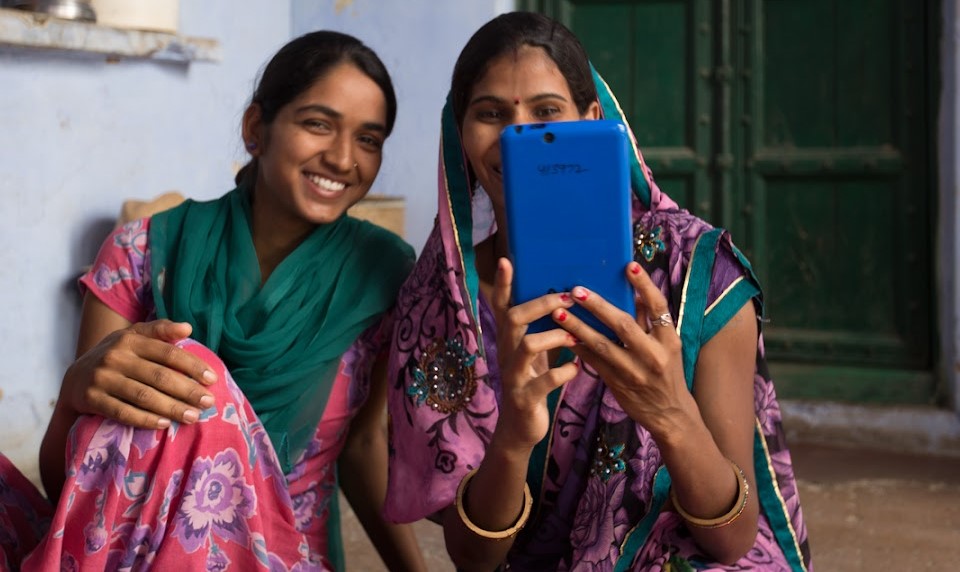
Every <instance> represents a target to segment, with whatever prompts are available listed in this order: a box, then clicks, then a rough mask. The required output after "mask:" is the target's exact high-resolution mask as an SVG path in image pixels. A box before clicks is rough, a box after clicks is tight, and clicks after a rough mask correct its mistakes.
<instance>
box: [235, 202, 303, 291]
mask: <svg viewBox="0 0 960 572" xmlns="http://www.w3.org/2000/svg"><path fill="white" fill-rule="evenodd" d="M251 213H252V216H251V219H252V221H251V223H252V226H251V229H250V234H251V235H252V237H253V248H254V250H255V251H256V253H257V261H258V262H259V263H260V283H261V284H264V283H266V281H267V279H268V278H270V275H271V274H272V273H273V271H274V270H275V269H276V268H277V266H279V265H280V263H281V262H283V260H284V259H285V258H286V257H287V256H288V255H289V254H290V253H291V252H293V251H294V250H296V248H297V247H298V246H300V243H302V242H303V241H304V240H305V239H306V238H307V236H309V235H310V233H311V232H312V231H313V230H314V228H316V227H315V226H314V225H312V224H309V223H307V222H305V221H303V220H302V219H298V218H296V217H292V216H289V215H287V216H283V215H282V213H280V212H276V211H275V209H270V208H269V206H268V202H267V201H263V200H260V201H258V200H257V198H256V195H255V196H254V199H253V206H252V209H251Z"/></svg>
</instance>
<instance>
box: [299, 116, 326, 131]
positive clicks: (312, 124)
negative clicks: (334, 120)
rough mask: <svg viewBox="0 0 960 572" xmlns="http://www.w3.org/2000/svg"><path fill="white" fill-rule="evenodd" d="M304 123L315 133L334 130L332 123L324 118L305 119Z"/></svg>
mask: <svg viewBox="0 0 960 572" xmlns="http://www.w3.org/2000/svg"><path fill="white" fill-rule="evenodd" d="M302 125H303V126H304V127H305V128H306V129H307V130H308V131H311V132H313V133H329V132H330V131H332V127H331V126H330V123H329V122H327V121H324V120H322V119H305V120H304V121H303V123H302Z"/></svg>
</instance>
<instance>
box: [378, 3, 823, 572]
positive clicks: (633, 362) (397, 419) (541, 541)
mask: <svg viewBox="0 0 960 572" xmlns="http://www.w3.org/2000/svg"><path fill="white" fill-rule="evenodd" d="M645 57H656V56H655V54H645ZM600 116H603V117H604V118H606V119H615V120H619V121H622V122H624V124H625V119H624V117H623V115H622V112H621V109H620V107H619V104H618V103H617V101H616V99H615V98H614V97H613V94H612V93H611V92H610V90H609V88H608V87H607V85H606V83H605V82H604V81H603V80H602V78H601V77H600V75H599V74H598V73H596V72H595V70H593V68H592V66H591V65H590V62H589V60H588V59H587V55H586V53H585V52H584V50H583V47H582V46H581V45H580V42H579V41H578V40H577V38H576V37H575V36H574V35H573V34H572V32H570V31H569V30H567V29H566V28H565V27H564V26H563V25H561V24H560V23H559V22H555V21H553V20H550V19H549V18H546V17H544V16H540V15H537V14H532V13H524V12H514V13H509V14H503V15H501V16H498V17H497V18H495V19H494V20H492V21H490V22H488V23H487V24H485V25H484V26H483V27H481V28H480V29H479V30H478V31H477V32H476V33H475V34H474V35H473V37H471V38H470V40H469V41H468V42H467V44H466V46H465V47H464V49H463V51H462V52H461V54H460V57H459V58H458V60H457V63H456V65H455V67H454V72H453V79H452V82H451V87H450V97H449V100H448V105H447V107H446V108H444V111H443V119H442V139H441V144H442V148H443V153H442V154H441V164H440V166H439V169H438V173H439V176H438V182H439V185H438V186H439V188H438V191H439V193H438V198H439V205H438V206H439V209H438V216H437V224H436V225H435V227H434V230H433V233H432V234H431V236H430V238H429V239H428V241H427V243H426V246H425V247H424V249H423V252H422V253H421V255H420V258H419V260H418V262H417V265H416V267H415V268H414V270H413V273H412V274H411V276H410V278H409V279H408V280H407V281H406V282H405V283H404V286H403V288H402V289H401V291H400V295H399V299H398V302H397V310H396V314H397V320H396V327H395V330H394V337H393V342H392V344H391V356H390V365H389V369H390V371H391V372H393V373H394V374H395V375H396V376H397V377H396V379H395V380H394V382H393V383H391V384H390V388H391V391H390V395H389V399H388V408H389V411H390V417H389V418H390V421H391V431H390V435H391V439H392V441H391V447H390V451H391V458H390V462H391V468H390V473H389V474H390V488H389V494H388V495H387V505H386V512H385V514H386V515H387V516H388V517H389V518H391V519H395V520H396V521H398V522H413V521H416V520H418V519H420V518H423V517H426V516H433V517H434V518H435V519H437V520H439V521H440V522H442V525H443V532H444V540H445V544H446V547H447V550H448V552H449V554H450V556H451V558H452V559H453V561H454V563H455V564H456V566H457V568H458V569H460V570H478V571H479V570H494V569H502V568H509V569H510V570H589V571H591V572H595V571H618V572H619V571H626V570H633V571H637V572H640V571H643V572H655V571H658V570H693V569H697V570H712V571H713V570H715V571H720V570H771V571H772V570H777V571H785V570H793V571H802V570H808V569H809V563H810V557H809V550H808V546H807V542H806V530H805V527H804V522H803V518H802V515H801V511H800V506H799V501H798V500H797V490H796V483H795V481H794V478H793V470H792V467H791V464H790V455H789V452H788V451H787V449H786V448H785V446H784V441H783V433H782V429H781V427H780V426H779V420H780V411H779V406H778V405H777V401H776V397H775V393H774V391H773V385H772V382H771V381H770V379H769V377H768V374H767V368H766V364H765V362H764V354H763V342H762V338H761V337H760V336H761V334H760V331H759V325H758V320H757V316H758V315H759V314H760V313H761V312H762V309H763V306H762V297H761V295H760V290H759V286H758V284H757V282H756V279H755V277H754V275H753V272H752V270H751V269H750V266H749V263H747V262H746V260H745V259H744V258H743V257H742V255H740V253H739V251H737V249H736V248H735V247H734V246H733V242H732V240H731V238H730V236H729V235H728V234H727V233H726V232H724V231H722V230H720V229H714V228H713V227H711V226H710V225H709V224H707V223H706V222H704V221H702V220H700V219H698V218H696V217H694V216H692V215H691V214H690V213H689V212H687V211H684V210H681V209H680V208H679V207H678V206H677V204H676V203H674V202H673V201H672V200H671V199H670V197H668V196H667V195H666V194H665V193H664V192H662V191H661V190H660V188H658V187H657V185H656V183H655V182H654V180H653V176H652V173H651V172H650V171H649V169H647V168H646V164H645V163H644V160H643V156H642V155H641V154H640V151H639V149H637V147H636V139H635V138H633V137H631V138H630V141H631V143H632V148H631V149H630V151H631V152H630V163H631V187H632V190H633V195H632V208H631V211H630V213H629V214H630V216H631V217H632V218H631V220H630V223H632V227H633V230H634V238H635V245H636V251H635V253H634V258H635V260H634V261H632V262H629V263H628V264H626V265H625V266H624V267H623V268H622V272H623V274H624V276H625V277H626V280H627V281H629V283H630V284H632V286H633V288H634V290H635V291H636V294H637V300H638V304H637V306H638V312H637V313H636V314H627V313H625V312H623V311H621V310H619V309H618V308H617V307H615V306H614V305H613V304H611V303H610V302H609V301H607V300H605V299H603V298H602V297H601V296H600V295H599V294H598V293H596V292H590V291H588V290H587V289H585V288H583V287H582V286H575V287H573V288H571V290H570V291H569V292H559V293H550V294H545V295H543V296H541V297H539V298H535V299H533V300H530V301H526V302H523V303H518V304H512V303H511V286H512V280H513V266H512V264H511V262H510V256H511V254H512V253H511V252H510V250H509V241H508V240H507V237H506V234H507V233H506V232H505V223H506V217H505V216H504V215H505V212H504V211H505V209H504V189H503V179H502V172H501V152H500V145H499V135H500V133H501V131H502V130H503V128H504V127H505V126H507V125H510V124H514V123H531V122H536V123H540V122H549V121H559V120H576V119H596V118H598V117H600ZM640 128H641V129H642V128H643V126H640ZM627 129H628V132H629V127H627ZM621 190H622V189H621ZM591 192H592V193H603V192H614V190H613V189H603V188H597V189H591ZM542 200H553V197H552V196H551V197H549V198H545V199H542ZM565 206H568V207H569V215H568V216H561V217H560V218H561V220H560V221H559V222H560V223H562V224H563V225H565V226H569V228H570V229H571V233H574V234H575V233H577V231H578V230H579V225H585V224H590V223H589V222H587V221H586V220H585V219H583V218H579V217H578V204H576V202H572V203H571V204H569V205H565ZM543 210H544V213H546V212H547V210H546V209H543ZM490 211H492V214H491V212H490ZM544 216H547V215H544ZM491 219H492V221H493V222H492V223H491ZM511 222H512V223H513V224H515V225H520V224H524V221H523V220H522V219H521V220H514V221H511ZM611 222H612V221H611ZM539 238H541V239H542V241H543V242H542V244H543V245H545V246H544V247H543V248H555V249H558V251H560V252H562V249H563V248H564V246H563V245H564V244H565V242H566V241H565V240H564V239H565V237H564V236H563V234H562V232H557V233H556V234H555V235H551V236H542V237H539ZM574 306H577V307H581V308H583V309H584V310H585V311H587V312H590V313H591V314H593V315H594V316H596V317H597V318H598V319H599V320H600V321H602V322H603V323H604V324H605V325H606V326H607V327H609V328H610V329H611V330H613V331H614V332H615V333H616V334H617V337H618V338H619V339H620V340H621V341H622V342H623V343H622V344H616V345H615V344H611V343H610V340H609V338H607V337H606V336H605V335H604V334H603V333H601V332H599V331H597V330H596V329H594V328H592V327H590V326H589V325H588V324H587V323H585V322H583V321H581V320H580V319H578V318H577V316H576V315H575V314H574V313H572V312H571V311H570V309H571V308H573V307H574ZM544 318H547V319H552V321H553V323H554V325H555V326H556V327H555V328H553V329H548V330H546V331H542V330H536V331H534V330H533V328H530V327H529V326H530V325H532V324H534V323H535V322H536V321H538V320H541V319H544ZM410 490H416V491H421V493H422V494H410V493H409V491H410Z"/></svg>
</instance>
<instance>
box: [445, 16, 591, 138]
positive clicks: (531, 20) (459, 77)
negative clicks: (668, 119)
mask: <svg viewBox="0 0 960 572" xmlns="http://www.w3.org/2000/svg"><path fill="white" fill-rule="evenodd" d="M523 46H533V47H537V48H543V50H544V51H545V52H547V55H548V56H550V59H552V60H553V62H554V63H555V64H557V67H558V68H559V69H560V73H562V74H563V77H564V78H565V79H566V80H567V84H568V85H569V86H570V93H571V94H572V95H573V101H574V103H575V104H576V106H577V111H579V112H580V113H581V114H583V113H584V112H586V111H587V108H588V107H589V106H590V104H591V103H592V102H594V101H596V99H597V88H596V86H595V85H594V84H593V74H591V72H590V60H589V58H588V57H587V52H586V50H584V49H583V45H581V44H580V40H578V39H577V37H576V36H575V35H574V34H573V32H571V31H570V30H569V29H568V28H567V27H566V26H564V25H563V24H561V23H560V22H557V21H556V20H552V19H550V18H548V17H546V16H544V15H542V14H537V13H534V12H510V13H507V14H501V15H500V16H497V17H496V18H494V19H493V20H490V21H489V22H487V23H486V24H484V25H483V26H482V27H481V28H480V29H479V30H477V31H476V33H474V34H473V36H472V37H471V38H470V40H469V41H468V42H467V45H466V46H464V48H463V51H461V52H460V57H459V58H457V63H456V65H454V67H453V78H452V80H451V81H450V93H451V99H452V102H453V115H454V117H455V118H456V120H457V125H458V126H463V118H464V115H465V114H466V112H467V104H468V103H469V101H467V99H468V98H469V97H470V91H471V90H472V89H473V86H474V84H475V83H476V82H477V81H478V80H479V79H480V78H482V77H483V74H485V73H486V71H487V68H488V67H489V66H490V62H491V61H493V60H494V59H496V58H498V57H500V56H501V55H503V54H505V53H508V52H514V51H517V50H519V49H520V48H521V47H523Z"/></svg>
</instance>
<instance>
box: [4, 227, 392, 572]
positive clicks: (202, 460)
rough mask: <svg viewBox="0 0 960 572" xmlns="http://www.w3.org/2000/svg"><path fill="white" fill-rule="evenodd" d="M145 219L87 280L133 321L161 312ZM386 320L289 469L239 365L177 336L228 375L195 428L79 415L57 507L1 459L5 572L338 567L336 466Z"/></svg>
mask: <svg viewBox="0 0 960 572" xmlns="http://www.w3.org/2000/svg"><path fill="white" fill-rule="evenodd" d="M148 224H149V221H147V220H140V221H134V222H132V223H130V224H128V225H126V226H124V227H123V228H121V229H118V230H117V231H116V232H115V233H114V234H113V235H111V237H110V238H109V239H108V241H107V243H106V244H105V245H104V248H103V249H102V250H101V252H100V255H99V256H98V259H97V262H96V264H95V265H94V268H93V270H92V271H91V272H90V273H89V274H88V275H86V276H85V277H84V278H83V279H82V284H83V285H84V287H85V288H87V289H89V290H90V291H91V292H92V293H93V294H95V295H96V296H97V297H98V298H100V299H101V300H102V301H104V302H105V303H106V304H107V305H109V306H110V307H111V308H112V309H114V310H115V311H117V312H118V313H120V314H121V315H123V316H124V317H126V318H127V319H129V320H130V321H134V322H135V321H142V320H147V319H150V318H151V317H152V303H151V287H150V283H149V275H150V273H149V271H147V269H148V268H149V262H150V255H149V248H148V245H147V238H146V237H147V228H148ZM385 324H386V322H382V323H380V324H377V325H376V326H374V327H373V328H371V329H369V330H368V331H367V332H365V333H364V334H363V335H361V337H360V338H359V339H358V340H357V341H356V342H355V343H354V344H353V345H352V346H351V348H350V349H349V350H348V351H347V353H346V354H345V355H344V356H343V358H342V359H341V362H340V367H339V371H338V374H337V376H336V379H335V381H334V383H333V388H332V391H331V393H330V396H329V398H328V400H327V405H326V408H325V410H324V412H323V417H322V419H321V421H320V424H319V426H318V427H317V431H316V433H315V434H314V437H313V439H312V440H311V441H310V443H309V444H308V446H307V448H306V450H305V451H304V452H303V453H302V454H301V455H300V456H299V458H298V459H297V460H296V462H295V464H294V467H293V469H292V471H291V472H290V473H288V474H286V475H284V474H283V472H282V471H281V468H280V463H279V460H278V457H277V453H276V451H275V450H274V447H273V444H272V443H271V441H270V439H269V437H268V435H267V432H266V430H265V429H264V427H263V424H262V423H261V422H260V420H259V419H258V418H257V415H256V413H255V412H254V410H253V409H252V407H251V406H250V403H249V402H248V401H247V399H246V398H245V397H244V395H243V393H242V391H241V390H240V388H239V387H238V386H237V385H236V383H235V382H234V381H233V378H232V377H231V375H230V372H229V371H227V369H226V367H225V366H224V364H223V362H222V361H221V360H220V359H219V358H218V357H217V356H216V355H215V354H214V353H213V352H211V351H210V350H209V349H207V348H206V347H204V346H203V345H201V344H199V343H197V342H195V341H192V340H184V341H182V342H180V343H179V345H180V346H181V347H183V348H184V349H186V350H187V351H190V352H192V353H194V354H195V355H197V356H199V357H200V358H202V359H203V360H204V361H206V362H207V363H208V364H210V366H211V367H212V368H213V370H214V371H215V372H216V373H217V375H218V377H219V380H220V381H218V382H217V383H215V384H213V385H212V386H210V387H209V390H210V391H211V392H212V393H213V394H214V397H215V400H216V403H215V405H214V406H213V407H211V408H209V409H207V410H205V411H203V412H202V414H201V417H200V420H199V421H198V422H197V423H195V424H192V425H183V424H179V423H174V424H173V425H172V426H171V427H170V428H168V429H166V430H144V429H133V428H130V427H127V426H123V425H119V424H117V423H115V422H112V421H108V420H104V419H102V418H99V417H92V416H83V417H81V418H80V419H79V420H78V421H77V422H76V423H75V424H74V426H73V428H72V429H71V433H70V439H69V443H68V450H67V451H66V452H65V455H66V461H67V464H66V467H67V480H66V484H65V485H64V488H63V490H62V492H61V496H60V500H59V502H58V504H57V505H56V506H55V507H53V506H51V505H50V503H49V502H48V501H47V500H46V499H45V498H44V497H43V495H42V494H41V493H40V492H39V491H38V490H37V489H36V488H35V487H34V486H33V484H31V483H30V482H29V481H28V480H27V479H25V478H24V477H23V475H22V474H21V473H20V472H19V471H18V470H17V469H16V468H15V467H14V466H13V465H12V464H11V463H10V462H9V461H8V460H7V459H6V458H4V457H3V456H2V455H0V571H5V570H23V571H33V570H65V571H72V570H147V569H151V568H152V569H155V570H183V571H188V570H189V571H193V570H217V571H220V570H239V571H247V570H271V571H273V570H290V571H293V570H296V571H306V570H328V569H336V568H337V567H338V566H339V565H340V556H341V555H340V545H339V535H338V534H337V533H338V513H337V506H336V499H337V493H336V491H337V486H336V465H335V461H336V458H337V455H338V454H339V452H340V451H341V449H342V447H343V444H344V440H345V437H346V431H347V427H348V423H349V420H350V418H351V417H352V416H353V415H354V414H355V413H356V411H357V410H358V409H359V407H360V406H361V405H362V404H363V403H364V402H365V400H366V397H367V395H368V392H369V383H370V369H371V366H372V364H373V362H374V358H375V357H376V356H377V355H378V354H379V353H380V352H381V351H382V347H383V345H384V339H383V335H382V332H383V328H384V327H385Z"/></svg>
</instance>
